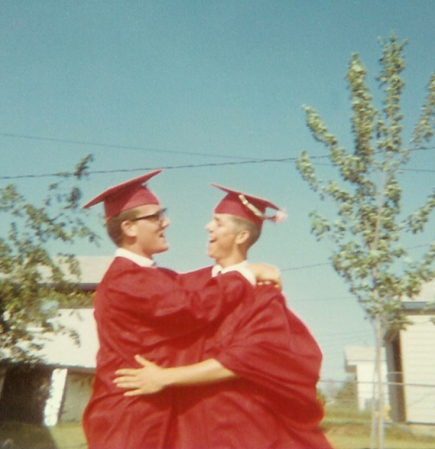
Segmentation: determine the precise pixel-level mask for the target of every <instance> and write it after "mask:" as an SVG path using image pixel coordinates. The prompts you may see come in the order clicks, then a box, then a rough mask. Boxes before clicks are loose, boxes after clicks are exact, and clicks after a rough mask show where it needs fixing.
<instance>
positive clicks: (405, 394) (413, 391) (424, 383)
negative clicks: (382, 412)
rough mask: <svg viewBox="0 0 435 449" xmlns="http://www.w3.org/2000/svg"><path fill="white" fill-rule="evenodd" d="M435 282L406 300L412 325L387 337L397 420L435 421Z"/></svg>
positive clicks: (391, 385)
mask: <svg viewBox="0 0 435 449" xmlns="http://www.w3.org/2000/svg"><path fill="white" fill-rule="evenodd" d="M434 300H435V281H432V282H430V283H428V284H426V286H425V287H424V288H423V289H422V292H421V294H420V295H419V296H418V297H417V298H416V301H408V302H405V303H404V305H405V310H406V315H407V318H408V320H409V322H410V323H411V324H409V325H408V326H407V327H406V328H405V329H403V330H400V331H396V332H390V333H389V334H388V335H387V336H386V349H387V360H388V371H389V373H390V376H389V380H390V382H391V384H390V396H391V406H392V409H391V416H392V418H393V420H394V421H398V422H407V423H419V424H435V308H434V306H433V305H432V306H431V307H428V306H429V304H430V303H433V301H434Z"/></svg>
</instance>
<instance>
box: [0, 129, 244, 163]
mask: <svg viewBox="0 0 435 449" xmlns="http://www.w3.org/2000/svg"><path fill="white" fill-rule="evenodd" d="M0 136H3V137H15V138H19V139H28V140H38V141H43V142H56V143H68V144H73V145H82V146H90V147H100V148H113V149H117V150H133V151H147V152H152V153H170V154H185V155H189V156H205V157H210V156H211V157H218V158H230V159H249V158H247V157H242V156H234V155H228V154H213V153H197V152H193V151H176V150H163V149H161V148H146V147H137V146H128V145H117V144H110V143H100V142H89V141H81V140H69V139H58V138H52V137H39V136H28V135H23V134H13V133H0Z"/></svg>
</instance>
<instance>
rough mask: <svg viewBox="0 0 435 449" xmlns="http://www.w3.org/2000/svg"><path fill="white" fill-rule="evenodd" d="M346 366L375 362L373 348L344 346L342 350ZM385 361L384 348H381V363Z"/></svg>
mask: <svg viewBox="0 0 435 449" xmlns="http://www.w3.org/2000/svg"><path fill="white" fill-rule="evenodd" d="M344 355H345V359H346V365H356V364H357V363H360V362H371V363H373V362H374V361H375V348H373V347H367V346H346V347H345V348H344ZM384 360H385V348H382V361H384Z"/></svg>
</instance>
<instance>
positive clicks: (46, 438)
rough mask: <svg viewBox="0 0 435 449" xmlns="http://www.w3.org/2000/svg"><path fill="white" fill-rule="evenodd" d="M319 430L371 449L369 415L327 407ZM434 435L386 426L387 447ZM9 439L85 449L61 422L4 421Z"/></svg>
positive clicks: (351, 446)
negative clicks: (50, 425)
mask: <svg viewBox="0 0 435 449" xmlns="http://www.w3.org/2000/svg"><path fill="white" fill-rule="evenodd" d="M322 427H323V429H324V431H325V433H326V435H327V436H328V438H329V440H330V441H331V443H332V444H333V446H334V447H335V449H366V448H369V447H370V415H369V414H367V413H361V412H358V411H355V410H344V409H337V408H328V409H327V410H326V416H325V419H324V420H323V422H322ZM422 428H423V430H425V431H426V432H429V430H431V431H432V432H433V434H432V436H429V435H424V434H422V432H421V429H417V428H414V427H410V426H405V425H397V424H394V425H393V424H388V425H387V429H386V448H388V449H435V426H431V427H429V426H425V427H422ZM7 439H10V440H12V441H13V443H14V446H13V448H14V449H86V443H85V438H84V436H83V431H82V429H81V426H80V424H78V423H64V424H60V425H58V426H56V427H54V428H51V429H46V428H43V427H40V426H35V425H32V424H25V423H17V422H5V423H3V424H2V425H0V448H1V447H2V443H3V442H4V441H5V440H7Z"/></svg>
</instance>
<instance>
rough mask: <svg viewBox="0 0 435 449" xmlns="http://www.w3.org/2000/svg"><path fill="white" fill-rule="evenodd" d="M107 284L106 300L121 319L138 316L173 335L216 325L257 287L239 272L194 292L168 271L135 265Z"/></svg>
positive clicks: (112, 277) (116, 274)
mask: <svg viewBox="0 0 435 449" xmlns="http://www.w3.org/2000/svg"><path fill="white" fill-rule="evenodd" d="M105 284H106V287H105V288H106V293H107V294H106V297H107V298H110V303H111V304H110V305H111V307H113V310H116V311H118V312H119V316H120V319H122V315H123V314H135V315H136V316H138V317H141V318H142V319H143V320H145V321H146V322H147V323H148V324H152V323H155V324H157V325H159V328H161V329H163V328H164V329H165V332H172V333H177V332H182V333H185V332H186V329H190V330H193V329H195V328H199V327H203V326H204V325H205V324H207V323H211V322H214V321H216V320H217V319H218V318H221V317H223V316H225V315H227V314H229V313H230V312H231V311H232V310H233V309H234V308H236V307H237V305H239V304H240V302H241V301H243V300H245V298H247V297H250V296H253V295H254V290H253V287H252V286H251V285H250V284H249V282H248V281H246V280H245V279H244V277H243V276H242V275H240V274H239V273H236V272H231V273H227V274H225V275H222V276H219V277H217V278H213V279H210V280H209V281H208V282H207V283H206V284H205V285H201V286H198V288H197V289H194V288H192V287H190V288H188V287H184V286H182V285H181V282H180V280H179V279H178V277H177V275H176V274H174V273H171V272H169V271H168V270H163V269H155V268H138V267H136V266H134V265H132V266H131V268H129V269H123V270H122V271H119V272H118V273H117V272H116V271H115V272H113V273H112V274H111V277H110V280H108V281H107V282H106V283H105Z"/></svg>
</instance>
